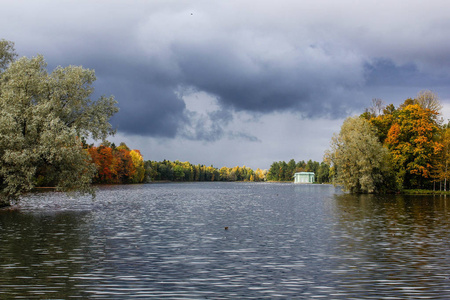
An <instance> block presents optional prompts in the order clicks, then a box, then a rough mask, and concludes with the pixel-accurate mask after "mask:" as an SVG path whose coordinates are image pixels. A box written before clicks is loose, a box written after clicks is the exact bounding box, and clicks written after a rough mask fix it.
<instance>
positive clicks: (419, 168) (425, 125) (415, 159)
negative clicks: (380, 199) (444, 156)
mask: <svg viewBox="0 0 450 300" xmlns="http://www.w3.org/2000/svg"><path fill="white" fill-rule="evenodd" d="M437 114H438V113H437V112H435V111H432V110H430V109H428V108H423V107H421V106H420V105H419V104H410V105H406V106H403V108H402V109H400V110H399V111H398V113H397V117H396V119H395V122H394V124H393V125H392V126H391V128H390V129H389V132H388V136H387V138H386V141H385V143H386V145H387V147H388V148H389V150H390V152H391V153H392V157H393V163H394V167H395V170H396V171H397V178H398V183H399V184H400V185H401V186H403V187H405V188H418V187H422V185H423V182H424V179H429V178H430V176H431V170H432V168H433V156H434V155H436V154H437V153H438V152H439V151H440V150H441V148H442V144H441V143H440V142H439V141H438V140H437V138H438V133H439V126H438V124H437V122H436V115H437Z"/></svg>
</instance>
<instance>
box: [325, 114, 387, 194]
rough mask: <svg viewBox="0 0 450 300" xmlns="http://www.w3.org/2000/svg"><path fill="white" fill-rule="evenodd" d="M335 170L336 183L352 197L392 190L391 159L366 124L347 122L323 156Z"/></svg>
mask: <svg viewBox="0 0 450 300" xmlns="http://www.w3.org/2000/svg"><path fill="white" fill-rule="evenodd" d="M325 161H329V162H330V163H331V164H332V165H333V167H334V170H335V183H336V184H339V185H342V186H343V188H344V189H345V190H348V191H350V192H352V193H377V192H385V191H387V190H388V189H393V187H394V185H393V176H392V172H391V168H390V155H389V152H388V150H387V149H386V148H384V147H383V145H382V144H381V143H380V142H379V141H378V138H377V135H376V129H375V127H374V126H373V125H371V124H370V123H369V122H368V121H367V120H365V119H363V118H359V117H355V118H347V119H346V120H345V121H344V123H343V125H342V127H341V131H340V132H339V134H335V135H334V136H333V138H332V142H331V148H330V150H328V151H327V153H326V155H325Z"/></svg>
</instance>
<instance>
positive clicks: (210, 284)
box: [0, 183, 450, 299]
mask: <svg viewBox="0 0 450 300" xmlns="http://www.w3.org/2000/svg"><path fill="white" fill-rule="evenodd" d="M449 207H450V203H449V201H448V200H447V198H444V197H419V196H416V197H401V196H384V197H375V196H370V195H363V196H352V195H347V194H343V193H341V192H340V191H339V190H338V189H335V188H334V187H332V186H328V185H295V184H274V183H186V184H150V185H130V186H109V187H108V186H106V187H101V188H100V190H99V192H98V194H97V198H96V199H95V200H94V201H92V199H91V198H89V197H83V198H77V199H70V198H68V197H66V196H64V195H63V194H59V193H54V192H45V193H37V194H33V195H30V196H28V197H26V198H24V199H23V200H22V202H21V203H20V209H19V210H14V211H10V210H4V211H0V298H1V299H11V298H12V299H13V298H17V299H20V298H22V299H30V298H31V299H32V298H47V299H57V298H59V299H68V298H104V299H117V298H122V299H128V298H142V299H148V298H154V299H161V298H170V299H173V298H176V299H252V298H253V299H261V298H268V299H276V298H298V299H302V298H304V299H314V298H333V299H349V298H358V299H361V298H365V299H368V298H372V299H383V298H385V299H405V298H410V299H412V298H421V299H426V298H431V299H437V298H442V299H445V298H450V263H449V258H450V242H449V241H450V239H449V237H450V236H449V235H450V213H449ZM225 227H228V230H225Z"/></svg>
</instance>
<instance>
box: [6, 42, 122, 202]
mask: <svg viewBox="0 0 450 300" xmlns="http://www.w3.org/2000/svg"><path fill="white" fill-rule="evenodd" d="M2 45H3V46H1V47H0V48H1V49H3V50H2V51H3V52H4V51H5V49H6V55H5V54H4V53H3V52H0V54H1V55H2V56H1V58H0V63H1V64H2V67H3V65H5V66H7V67H6V68H5V69H4V71H3V72H1V73H0V111H1V115H0V202H1V204H0V205H8V204H10V201H11V200H13V199H18V197H19V196H20V195H21V194H23V193H25V192H27V191H30V190H31V189H32V188H33V187H34V186H35V185H36V183H37V181H38V178H37V175H38V171H39V172H40V174H39V175H40V176H44V177H45V176H47V177H51V179H52V180H51V181H52V182H54V184H55V187H56V188H57V189H58V190H61V191H79V192H82V193H84V192H89V193H92V194H93V189H92V187H91V185H90V183H91V180H92V178H93V176H94V172H95V167H94V166H93V164H92V163H91V162H90V159H89V156H88V153H87V151H86V150H84V149H83V148H82V140H83V139H86V138H88V137H91V138H93V139H106V137H107V136H108V135H109V134H111V133H113V130H112V126H111V124H110V123H109V122H108V120H109V119H110V117H111V116H112V115H113V114H114V113H116V112H117V111H118V109H117V107H116V106H115V104H116V101H115V100H114V98H113V97H109V98H107V97H101V98H100V99H99V100H97V101H92V100H91V99H90V95H91V93H92V92H93V87H92V84H93V82H94V81H95V75H94V71H92V70H88V69H84V68H82V67H75V66H69V67H66V68H62V67H58V68H56V69H55V70H54V71H53V72H52V73H50V74H49V73H47V71H46V67H47V65H46V63H45V61H44V58H43V57H42V56H37V57H34V58H31V59H29V58H25V57H24V58H21V59H19V60H17V61H13V62H10V61H11V60H12V59H11V57H12V58H14V57H15V55H14V53H12V54H11V51H12V50H11V48H8V47H5V46H4V42H3V41H2ZM8 49H9V50H8ZM8 62H10V63H9V64H8ZM0 71H1V70H0Z"/></svg>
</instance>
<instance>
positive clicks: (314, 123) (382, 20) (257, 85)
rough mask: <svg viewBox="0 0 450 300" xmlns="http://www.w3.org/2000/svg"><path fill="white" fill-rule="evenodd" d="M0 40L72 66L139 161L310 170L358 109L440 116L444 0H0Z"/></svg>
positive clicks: (449, 41) (448, 71) (449, 86)
mask: <svg viewBox="0 0 450 300" xmlns="http://www.w3.org/2000/svg"><path fill="white" fill-rule="evenodd" d="M0 4H1V6H0V7H1V11H2V13H1V15H2V17H1V18H0V33H1V34H0V39H1V38H4V39H6V40H10V41H13V42H15V45H16V50H17V52H18V53H19V55H20V56H34V55H36V54H42V55H44V57H45V59H46V61H47V62H48V65H49V69H53V68H54V67H56V66H58V65H61V66H67V65H82V66H83V67H85V68H90V69H94V70H95V72H96V75H97V81H96V84H95V88H96V92H95V93H96V96H100V95H103V94H104V95H107V96H109V95H114V96H115V98H116V100H118V102H119V107H120V111H119V113H118V114H117V115H116V116H115V117H114V118H113V120H112V122H113V125H114V126H115V127H116V128H117V130H118V133H117V135H116V136H115V137H112V138H111V139H110V140H111V141H113V142H115V143H116V144H118V143H120V142H121V141H124V142H126V143H127V145H128V146H129V147H130V148H134V149H140V150H141V152H142V154H143V155H144V159H145V160H163V159H169V160H177V159H178V160H180V161H190V162H192V163H194V164H198V163H200V164H205V165H211V164H213V165H214V166H215V167H219V168H220V167H222V166H227V167H233V166H236V165H240V166H242V165H244V164H245V165H247V166H249V167H252V168H254V169H256V168H261V169H266V168H269V167H270V164H271V163H272V162H273V161H279V160H285V161H288V160H290V159H291V158H294V159H295V160H296V161H299V160H308V159H313V160H316V161H322V157H323V153H324V151H325V150H326V149H327V148H328V146H329V141H330V138H331V136H332V134H333V133H334V132H338V131H339V129H340V125H341V124H342V122H343V119H345V118H346V117H348V116H353V115H356V114H360V113H362V112H363V111H364V108H365V107H368V106H370V104H371V99H373V98H381V99H383V100H384V101H385V102H386V103H394V104H395V105H398V104H400V103H401V102H403V101H404V100H405V99H407V98H409V97H415V96H416V95H417V93H418V92H419V91H420V90H423V89H430V90H432V91H434V92H435V93H437V94H438V95H439V97H440V99H441V101H442V102H443V104H444V110H443V113H444V118H445V119H448V118H450V109H449V108H450V38H449V34H450V18H449V16H448V13H449V12H450V1H447V0H442V1H433V0H428V1H423V0H420V1H419V0H407V1H406V0H404V1H393V0H389V1H383V0H376V1H371V0H365V1H357V0H354V1H343V0H340V1H336V0H330V1H323V0H320V1H318V0H315V1H299V0H277V1H261V0H259V1H246V0H226V1H225V0H223V1H211V0H203V1H201V0H189V1H183V0H173V1H171V0H160V1H158V0H146V1H144V0H142V1H137V0H136V1H130V0H126V1H125V0H123V1H117V0H105V1H99V0H96V1H92V0H77V1H56V0H54V1H42V0H40V1H35V0H29V1H23V0H14V1H9V0H0Z"/></svg>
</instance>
